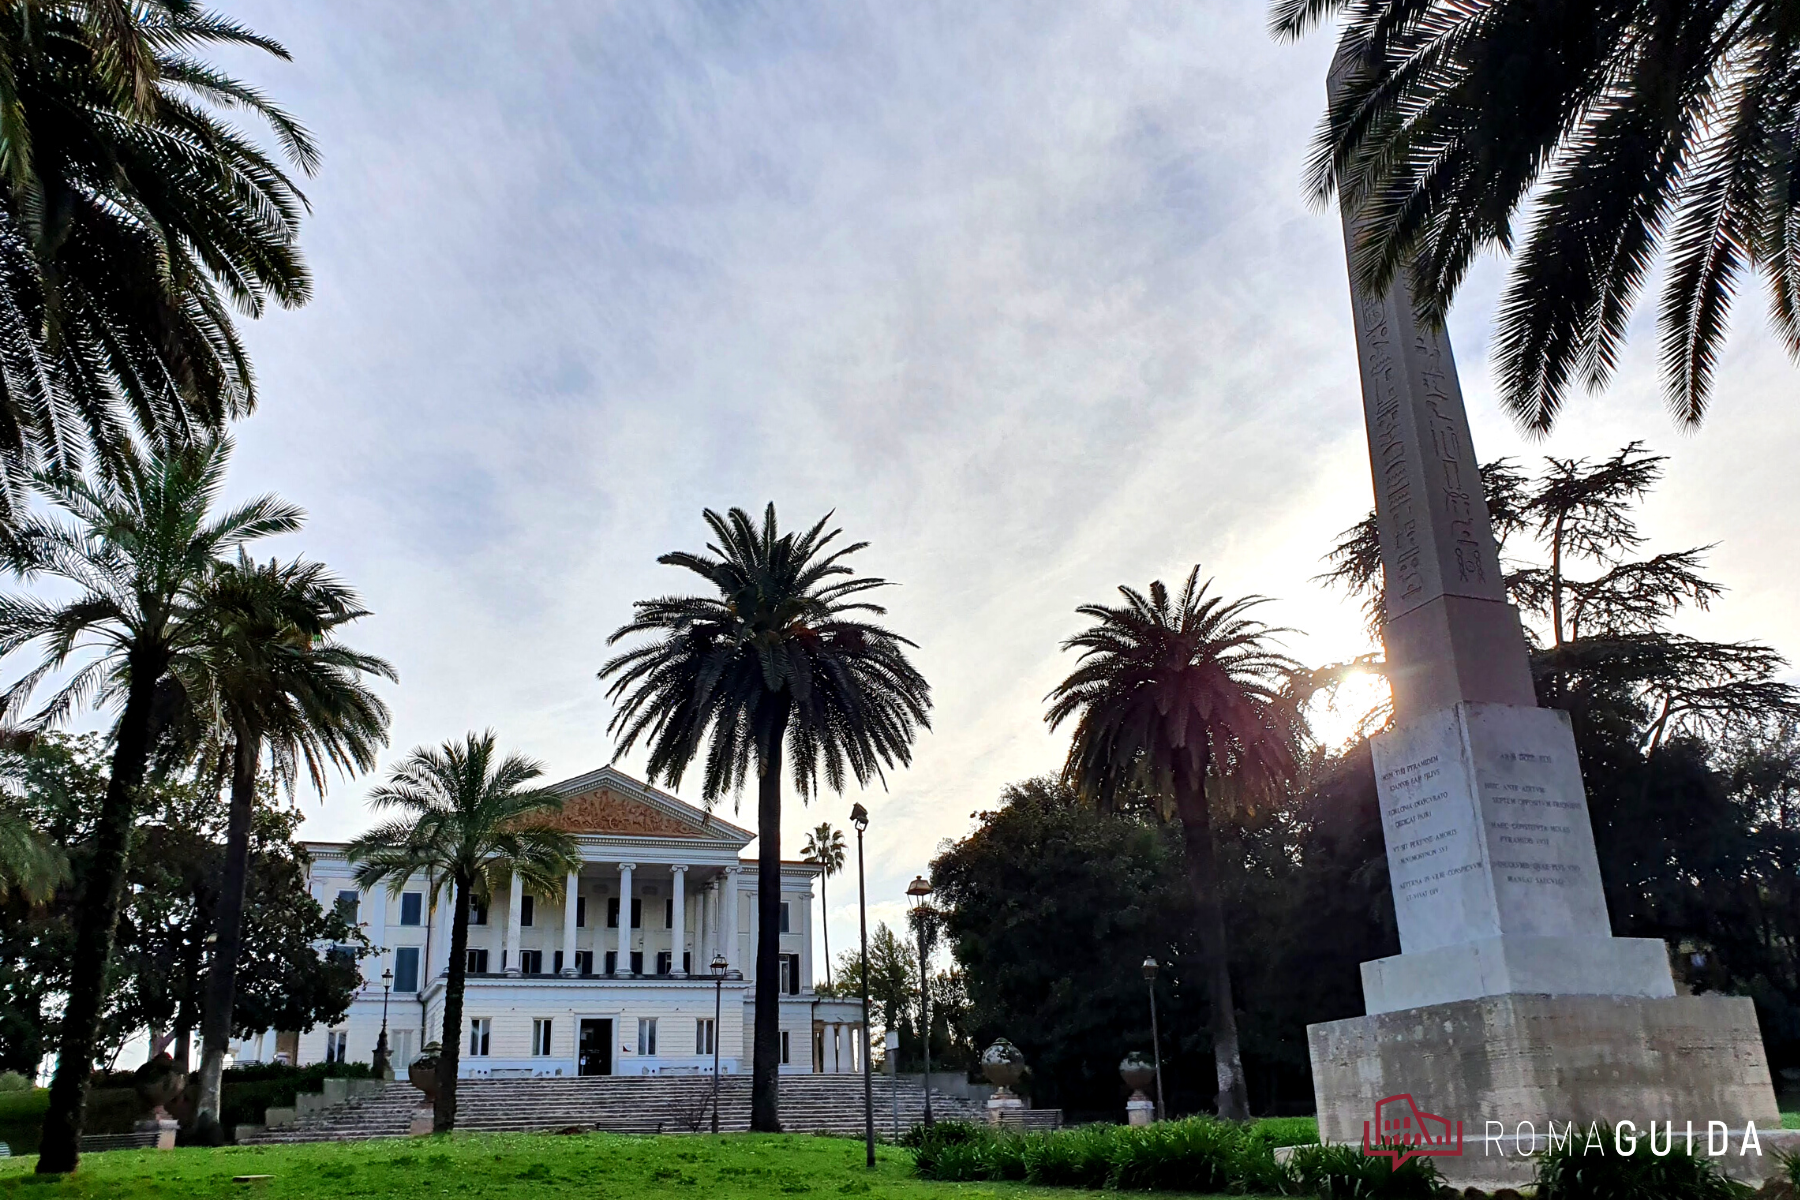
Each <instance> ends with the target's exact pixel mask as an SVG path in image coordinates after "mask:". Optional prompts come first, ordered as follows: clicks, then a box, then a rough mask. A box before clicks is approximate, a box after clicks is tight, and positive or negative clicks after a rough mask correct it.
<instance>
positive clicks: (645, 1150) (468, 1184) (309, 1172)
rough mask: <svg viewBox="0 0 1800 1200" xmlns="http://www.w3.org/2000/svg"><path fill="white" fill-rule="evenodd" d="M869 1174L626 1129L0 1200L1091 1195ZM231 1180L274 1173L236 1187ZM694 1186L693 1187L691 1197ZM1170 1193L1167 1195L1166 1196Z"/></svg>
mask: <svg viewBox="0 0 1800 1200" xmlns="http://www.w3.org/2000/svg"><path fill="white" fill-rule="evenodd" d="M876 1152H877V1154H878V1156H879V1166H878V1167H877V1169H876V1170H875V1171H874V1172H869V1171H867V1170H865V1169H864V1167H863V1147H862V1143H861V1142H856V1141H849V1140H846V1139H843V1138H825V1137H810V1136H805V1135H799V1134H795V1135H775V1136H769V1135H753V1134H733V1135H725V1136H721V1137H697V1136H688V1137H681V1136H675V1137H629V1136H625V1135H621V1134H608V1133H589V1134H578V1135H570V1136H559V1135H556V1134H468V1135H457V1136H455V1137H451V1138H448V1139H437V1138H416V1139H412V1140H409V1141H387V1142H338V1143H324V1144H319V1145H306V1146H232V1147H226V1148H224V1149H220V1150H201V1149H193V1150H175V1151H165V1152H161V1153H158V1152H157V1151H153V1150H131V1151H113V1152H110V1153H106V1154H90V1155H86V1156H84V1157H83V1158H82V1160H81V1170H80V1171H79V1172H78V1173H77V1174H76V1175H74V1176H73V1177H71V1178H67V1179H63V1180H58V1181H54V1182H49V1181H42V1182H41V1181H39V1180H38V1179H37V1177H36V1176H34V1175H32V1174H31V1168H32V1165H33V1163H34V1161H35V1160H33V1159H29V1158H19V1159H10V1160H9V1159H0V1197H5V1198H6V1200H14V1198H18V1200H27V1198H29V1200H39V1198H41V1200H52V1198H61V1197H84V1198H85V1197H93V1198H94V1200H100V1198H102V1197H104V1198H106V1200H149V1198H151V1197H156V1198H158V1200H161V1198H163V1197H182V1198H184V1200H185V1198H186V1197H257V1198H259V1200H260V1198H266V1200H353V1198H357V1197H376V1198H380V1197H390V1196H391V1197H396V1198H399V1197H408V1198H410V1197H427V1196H455V1197H464V1196H468V1197H475V1196H492V1197H518V1198H520V1200H523V1198H525V1197H531V1198H532V1200H539V1198H548V1197H571V1198H573V1197H580V1198H581V1200H638V1198H639V1197H644V1198H648V1197H657V1198H658V1200H668V1198H670V1197H675V1198H679V1197H681V1196H683V1195H687V1196H692V1197H694V1198H695V1200H727V1198H729V1200H788V1198H789V1197H794V1196H808V1197H812V1198H814V1200H834V1198H835V1197H838V1196H859V1197H868V1198H869V1200H880V1198H883V1197H893V1198H895V1200H938V1198H940V1197H946V1198H947V1197H970V1198H974V1197H987V1196H992V1197H1019V1198H1022V1197H1025V1196H1031V1197H1034V1198H1037V1200H1051V1198H1052V1197H1075V1196H1082V1197H1092V1196H1094V1195H1095V1193H1093V1192H1065V1191H1062V1190H1060V1189H1050V1188H1028V1187H1025V1186H1023V1185H1015V1184H992V1183H966V1184H954V1183H926V1182H923V1181H921V1180H917V1179H914V1178H912V1177H911V1167H912V1163H911V1157H910V1156H909V1155H908V1154H907V1153H906V1152H905V1151H903V1150H898V1149H894V1148H891V1147H887V1146H881V1147H877V1151H876ZM234 1175H268V1176H270V1178H268V1179H265V1180H259V1181H256V1182H252V1183H233V1182H232V1176H234ZM690 1189H691V1190H690ZM1162 1194H1163V1195H1167V1194H1168V1193H1162Z"/></svg>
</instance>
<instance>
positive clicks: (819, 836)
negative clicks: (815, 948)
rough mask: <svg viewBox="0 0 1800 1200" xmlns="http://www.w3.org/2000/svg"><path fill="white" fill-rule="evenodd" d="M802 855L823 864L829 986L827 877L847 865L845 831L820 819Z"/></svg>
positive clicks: (821, 920) (822, 913)
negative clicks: (843, 832) (845, 863)
mask: <svg viewBox="0 0 1800 1200" xmlns="http://www.w3.org/2000/svg"><path fill="white" fill-rule="evenodd" d="M800 857H802V858H804V859H805V860H806V861H807V862H815V863H818V864H819V932H820V934H822V935H823V936H824V939H825V986H826V987H830V986H831V906H830V905H828V904H827V903H826V902H825V881H826V880H827V879H830V878H831V877H832V876H833V875H836V874H837V873H838V872H839V871H841V870H843V869H844V835H843V834H842V833H840V832H839V831H838V830H836V829H833V828H832V827H831V822H829V821H820V822H819V823H818V824H817V825H815V826H813V828H812V832H811V833H809V834H807V835H806V845H804V846H802V847H801V848H800Z"/></svg>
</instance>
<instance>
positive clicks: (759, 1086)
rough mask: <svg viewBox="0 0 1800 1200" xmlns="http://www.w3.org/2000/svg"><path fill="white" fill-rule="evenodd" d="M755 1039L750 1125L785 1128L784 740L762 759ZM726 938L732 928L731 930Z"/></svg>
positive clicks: (758, 815)
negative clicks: (782, 829) (782, 833)
mask: <svg viewBox="0 0 1800 1200" xmlns="http://www.w3.org/2000/svg"><path fill="white" fill-rule="evenodd" d="M757 767H758V774H757V778H756V846H757V849H756V1035H755V1036H756V1041H755V1044H754V1045H753V1046H752V1048H751V1066H750V1071H751V1077H750V1128H751V1129H752V1130H754V1131H755V1132H758V1133H780V1132H781V1090H780V1089H781V1084H780V1081H779V1080H780V1074H781V958H780V954H781V739H780V737H779V736H777V737H776V738H775V739H774V745H773V747H772V748H770V749H769V750H768V752H767V753H766V754H764V755H763V756H762V758H761V761H760V762H758V763H757ZM725 932H726V936H727V937H729V936H731V933H732V931H731V930H726V931H725Z"/></svg>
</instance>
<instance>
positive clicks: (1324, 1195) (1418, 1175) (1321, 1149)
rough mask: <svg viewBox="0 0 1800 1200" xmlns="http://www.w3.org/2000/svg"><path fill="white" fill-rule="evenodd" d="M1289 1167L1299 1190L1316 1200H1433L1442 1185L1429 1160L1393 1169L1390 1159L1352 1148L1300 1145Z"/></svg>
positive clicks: (1421, 1159)
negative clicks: (1291, 1167)
mask: <svg viewBox="0 0 1800 1200" xmlns="http://www.w3.org/2000/svg"><path fill="white" fill-rule="evenodd" d="M1293 1167H1294V1174H1295V1177H1296V1178H1297V1179H1298V1181H1299V1183H1300V1185H1301V1187H1303V1188H1305V1189H1306V1190H1307V1191H1309V1192H1311V1193H1313V1194H1314V1195H1316V1196H1318V1197H1319V1200H1435V1198H1436V1196H1437V1194H1438V1189H1439V1188H1440V1187H1441V1186H1443V1177H1442V1176H1440V1175H1439V1174H1438V1170H1437V1165H1436V1164H1435V1163H1433V1162H1432V1161H1431V1160H1430V1159H1429V1158H1410V1159H1408V1160H1406V1162H1404V1163H1402V1164H1401V1166H1400V1169H1399V1170H1395V1169H1394V1166H1393V1160H1392V1159H1390V1158H1378V1157H1374V1156H1371V1155H1367V1154H1364V1153H1363V1152H1362V1150H1361V1148H1360V1147H1356V1146H1302V1147H1301V1148H1300V1149H1299V1150H1297V1151H1295V1153H1294V1161H1293Z"/></svg>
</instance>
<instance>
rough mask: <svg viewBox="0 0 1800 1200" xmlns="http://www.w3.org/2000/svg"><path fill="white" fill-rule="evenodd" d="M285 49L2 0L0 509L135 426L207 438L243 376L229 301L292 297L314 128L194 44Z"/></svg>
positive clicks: (237, 31) (210, 22)
mask: <svg viewBox="0 0 1800 1200" xmlns="http://www.w3.org/2000/svg"><path fill="white" fill-rule="evenodd" d="M246 48H247V49H254V50H260V51H263V52H266V53H269V54H272V55H275V56H276V57H278V58H282V59H286V58H287V52H286V51H285V50H284V49H282V47H281V46H280V45H279V44H278V43H276V42H274V41H271V40H270V39H268V38H265V37H262V36H260V35H258V34H256V33H254V32H253V31H251V30H249V29H247V28H245V27H244V26H242V25H240V24H238V23H237V22H235V21H231V20H228V19H226V18H223V17H219V16H216V15H214V14H212V13H210V12H208V11H206V10H205V9H204V8H202V7H201V6H200V5H199V4H197V3H195V2H194V0H141V2H139V3H132V4H126V3H123V2H122V0H12V2H10V3H6V4H0V63H4V70H0V504H3V505H6V508H0V517H3V516H5V515H7V511H8V510H9V509H10V507H11V503H12V502H13V501H15V500H16V499H17V492H18V489H19V486H20V485H21V484H22V483H23V482H26V481H27V480H28V478H29V476H28V473H27V472H28V470H29V469H30V468H32V467H34V466H38V467H43V468H45V469H50V470H57V471H73V470H77V469H80V467H81V466H82V460H83V458H84V457H85V456H86V455H87V454H88V453H89V452H97V453H98V454H99V456H100V459H101V461H102V462H103V463H106V464H109V467H108V469H110V464H112V463H113V462H114V461H115V460H117V459H118V457H119V456H120V455H121V454H123V453H125V447H126V439H127V437H128V431H129V429H130V428H131V426H132V425H134V424H135V425H136V427H137V428H138V430H139V431H140V432H142V433H144V434H145V435H148V436H151V437H153V438H157V439H166V438H170V437H175V438H182V439H189V438H191V437H192V436H193V435H194V433H195V431H197V430H198V431H210V432H213V433H217V432H218V431H220V430H222V429H223V428H224V424H225V422H226V420H227V419H229V418H231V417H235V416H240V415H242V414H244V413H247V412H249V411H250V409H251V408H252V406H253V405H254V403H255V399H256V391H255V381H254V379H253V377H252V373H251V368H250V361H249V358H248V356H247V354H246V353H245V349H244V346H243V344H242V342H241V340H240V338H239V336H238V333H237V330H236V328H235V326H234V324H233V318H232V311H231V310H232V309H233V308H235V309H237V310H238V311H239V312H240V313H243V314H245V315H248V316H252V317H254V316H260V315H261V314H262V312H263V311H264V309H265V308H266V306H267V305H268V304H269V303H270V302H273V303H275V304H278V305H281V306H284V307H295V306H298V305H300V304H302V303H304V302H305V301H306V300H307V298H308V297H309V295H310V293H311V286H312V285H311V280H310V278H309V276H308V273H307V270H306V267H305V265H304V263H303V261H302V259H301V256H300V252H299V248H298V229H299V223H300V220H301V217H302V216H303V214H304V212H305V210H306V200H305V197H304V196H303V195H302V194H301V193H300V191H299V190H298V188H297V187H296V186H295V184H294V181H293V179H292V178H290V176H289V174H288V173H287V171H286V170H285V169H284V167H283V165H282V163H281V162H279V161H278V160H277V159H276V158H273V157H271V156H270V155H269V154H267V153H265V152H264V151H263V150H261V149H259V148H258V147H257V145H256V144H255V141H254V140H253V139H252V138H251V137H250V136H248V135H247V134H246V133H245V132H244V131H243V130H240V129H238V128H236V127H235V126H234V125H233V124H232V123H230V122H228V121H226V120H224V119H223V118H222V114H223V113H224V112H226V111H227V110H237V111H239V112H244V113H248V114H250V115H251V116H252V117H254V118H256V119H258V120H259V121H261V122H262V123H263V124H265V125H266V126H267V127H268V128H269V129H270V130H271V131H272V132H273V134H274V136H275V139H276V141H277V143H278V144H279V145H280V147H281V151H282V153H283V154H284V156H285V157H286V159H287V160H288V162H289V163H291V164H293V165H294V166H296V167H298V168H299V169H300V170H301V171H304V172H307V173H311V171H313V170H314V169H315V167H316V165H317V162H318V152H317V150H316V149H315V147H314V146H313V143H312V140H311V138H310V137H309V135H308V134H307V132H306V131H305V129H303V128H302V127H301V126H300V125H299V124H297V123H296V122H295V121H294V120H293V118H292V117H290V116H289V115H288V114H287V113H285V112H284V111H282V109H281V108H279V107H278V106H277V105H275V104H274V103H273V102H272V101H270V100H269V98H268V97H267V96H265V95H263V94H262V93H261V92H260V91H258V90H257V89H255V88H253V87H250V86H248V85H246V84H244V83H242V82H239V81H238V80H235V79H233V78H231V77H230V76H229V75H227V74H225V73H223V72H222V71H220V70H219V69H218V68H216V67H215V66H213V65H212V64H210V63H208V62H207V61H205V60H204V59H203V58H202V57H200V55H201V54H203V53H205V52H207V51H210V50H214V49H225V50H227V51H231V52H240V51H242V50H244V49H246Z"/></svg>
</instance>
